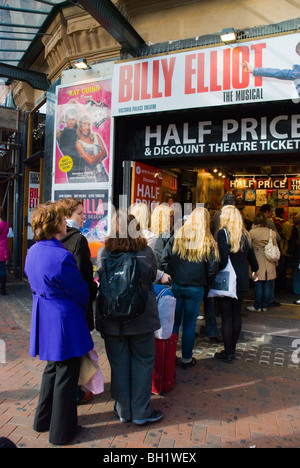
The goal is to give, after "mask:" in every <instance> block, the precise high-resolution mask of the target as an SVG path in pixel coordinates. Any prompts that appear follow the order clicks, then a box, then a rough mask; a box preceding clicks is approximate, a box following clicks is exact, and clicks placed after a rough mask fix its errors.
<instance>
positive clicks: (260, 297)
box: [253, 280, 275, 310]
mask: <svg viewBox="0 0 300 468" xmlns="http://www.w3.org/2000/svg"><path fill="white" fill-rule="evenodd" d="M274 281H275V280H265V281H256V282H255V283H254V293H255V301H254V305H253V307H254V308H255V309H257V310H260V309H267V308H268V306H269V304H271V302H272V299H273V291H274Z"/></svg>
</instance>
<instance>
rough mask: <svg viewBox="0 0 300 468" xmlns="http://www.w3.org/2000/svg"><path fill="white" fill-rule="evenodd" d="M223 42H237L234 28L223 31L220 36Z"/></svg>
mask: <svg viewBox="0 0 300 468" xmlns="http://www.w3.org/2000/svg"><path fill="white" fill-rule="evenodd" d="M220 38H221V41H222V42H233V41H235V40H236V35H235V32H234V29H233V28H227V29H223V31H222V32H221V34H220Z"/></svg>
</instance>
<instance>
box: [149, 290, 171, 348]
mask: <svg viewBox="0 0 300 468" xmlns="http://www.w3.org/2000/svg"><path fill="white" fill-rule="evenodd" d="M154 291H155V294H156V302H157V308H158V314H159V320H160V324H161V327H160V329H159V330H156V331H155V332H154V336H155V338H157V339H159V340H168V339H169V338H170V336H171V335H172V331H173V326H174V319H175V308H176V298H175V297H174V295H173V292H172V289H171V288H170V287H165V286H161V285H155V286H154Z"/></svg>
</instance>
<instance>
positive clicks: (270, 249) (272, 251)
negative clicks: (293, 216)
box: [264, 229, 280, 263]
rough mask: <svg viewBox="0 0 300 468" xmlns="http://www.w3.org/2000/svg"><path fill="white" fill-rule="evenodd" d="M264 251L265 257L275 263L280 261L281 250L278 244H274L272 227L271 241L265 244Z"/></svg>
mask: <svg viewBox="0 0 300 468" xmlns="http://www.w3.org/2000/svg"><path fill="white" fill-rule="evenodd" d="M264 252H265V257H266V259H267V260H269V262H273V263H274V262H278V260H279V259H280V250H279V248H278V247H277V245H274V244H273V240H272V230H271V229H270V237H269V241H268V243H267V245H266V246H265V249H264Z"/></svg>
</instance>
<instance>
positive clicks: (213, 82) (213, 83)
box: [210, 50, 222, 91]
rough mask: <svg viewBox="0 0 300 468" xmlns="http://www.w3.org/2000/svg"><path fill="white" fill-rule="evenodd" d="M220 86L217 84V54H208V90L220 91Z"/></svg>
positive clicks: (215, 52)
mask: <svg viewBox="0 0 300 468" xmlns="http://www.w3.org/2000/svg"><path fill="white" fill-rule="evenodd" d="M221 89H222V86H221V85H219V84H218V52H217V51H216V50H214V51H212V52H211V53H210V90H211V91H220V90H221Z"/></svg>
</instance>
